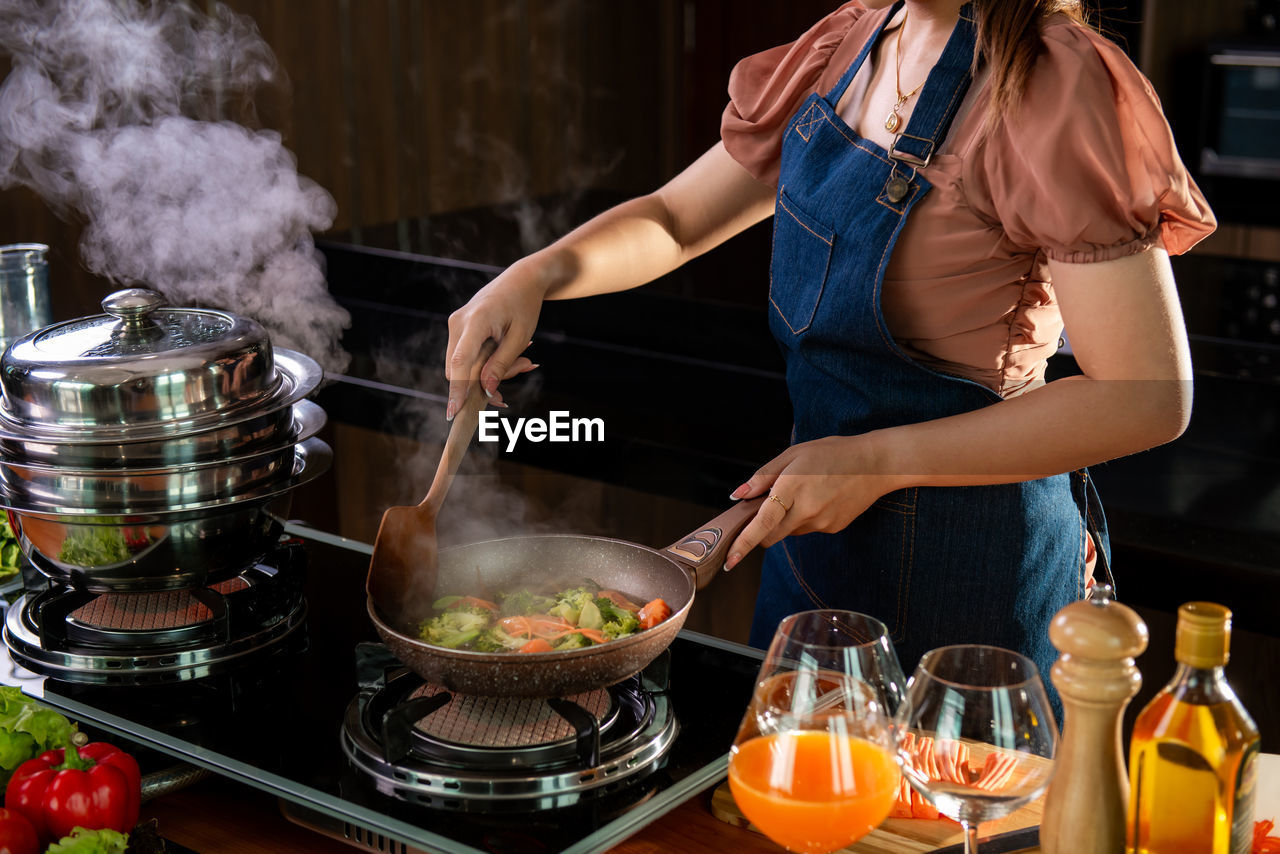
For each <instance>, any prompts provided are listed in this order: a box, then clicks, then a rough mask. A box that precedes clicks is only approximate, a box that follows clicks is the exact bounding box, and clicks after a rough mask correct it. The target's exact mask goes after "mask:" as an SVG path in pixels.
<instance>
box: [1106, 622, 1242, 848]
mask: <svg viewBox="0 0 1280 854" xmlns="http://www.w3.org/2000/svg"><path fill="white" fill-rule="evenodd" d="M1230 636H1231V612H1230V611H1229V610H1227V609H1226V608H1224V607H1222V606H1221V605H1215V604H1213V603H1210V602H1190V603H1188V604H1186V605H1183V606H1182V607H1181V608H1179V609H1178V635H1177V644H1176V650H1175V657H1176V658H1177V661H1178V669H1177V672H1176V673H1175V674H1174V677H1173V680H1172V681H1170V682H1169V684H1168V685H1166V686H1165V688H1164V689H1163V690H1162V691H1161V692H1160V693H1159V694H1158V695H1156V697H1155V699H1154V700H1152V701H1151V703H1149V704H1148V705H1147V707H1146V708H1145V709H1143V710H1142V712H1141V713H1140V714H1139V715H1138V719H1137V722H1136V723H1135V724H1134V729H1133V740H1132V742H1131V743H1130V753H1129V783H1130V790H1131V791H1130V797H1129V810H1128V829H1127V835H1128V846H1127V850H1128V851H1129V852H1130V854H1249V848H1250V842H1251V839H1252V833H1253V801H1254V794H1255V791H1256V788H1257V787H1256V777H1257V764H1256V761H1255V760H1256V759H1257V755H1258V748H1259V738H1258V728H1257V727H1256V726H1255V725H1254V723H1253V720H1252V719H1250V717H1249V713H1248V712H1246V711H1245V709H1244V706H1242V705H1241V704H1240V701H1239V700H1238V699H1237V698H1236V695H1235V692H1233V691H1232V690H1231V685H1230V684H1229V683H1228V682H1227V678H1226V674H1225V671H1224V667H1225V665H1226V663H1227V657H1228V648H1229V645H1230Z"/></svg>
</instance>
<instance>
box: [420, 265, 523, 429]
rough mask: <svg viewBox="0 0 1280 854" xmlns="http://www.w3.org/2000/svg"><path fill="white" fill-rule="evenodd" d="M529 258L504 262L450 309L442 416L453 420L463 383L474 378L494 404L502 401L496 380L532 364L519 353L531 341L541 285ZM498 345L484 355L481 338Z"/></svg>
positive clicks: (464, 394) (463, 396)
mask: <svg viewBox="0 0 1280 854" xmlns="http://www.w3.org/2000/svg"><path fill="white" fill-rule="evenodd" d="M534 267H535V265H532V264H531V263H530V259H525V260H524V261H522V262H517V263H516V264H514V265H512V266H511V267H509V268H508V269H507V270H505V271H504V272H503V273H502V274H501V275H499V276H498V277H497V278H495V279H494V280H493V281H491V282H489V284H487V285H485V286H484V287H483V288H481V289H480V290H479V291H477V292H476V294H475V296H473V297H472V298H471V299H470V301H468V302H467V304H466V305H464V306H463V307H462V308H460V309H458V310H457V311H455V312H454V313H453V314H451V315H449V344H448V346H447V347H446V348H445V361H444V374H445V377H446V378H447V379H448V380H449V402H448V404H447V406H446V408H445V419H446V420H449V421H452V420H453V416H454V415H455V414H457V411H458V407H460V406H461V405H462V401H464V400H465V399H466V397H467V385H468V383H470V382H474V381H475V380H477V379H478V380H479V381H480V382H481V384H482V385H483V386H484V390H485V391H486V392H487V393H488V394H489V396H490V399H491V402H492V403H493V404H494V405H497V406H501V405H502V395H501V394H499V393H498V383H500V382H501V381H503V380H507V379H511V378H512V377H514V376H516V375H517V374H521V373H524V372H526V371H531V370H533V369H534V368H535V367H537V366H536V365H534V364H533V362H531V361H530V360H529V359H527V358H525V357H524V356H521V355H520V354H521V353H522V352H523V351H524V349H525V348H526V347H528V346H529V344H530V343H531V339H532V337H533V330H534V328H535V327H536V326H537V325H538V315H539V314H540V313H541V311H542V301H543V298H544V297H545V295H546V288H545V286H543V285H542V284H541V281H540V280H541V278H542V277H541V276H539V275H538V274H537V273H536V272H534V271H533V269H534ZM490 339H492V340H493V341H494V342H496V344H497V349H495V350H494V351H493V354H492V355H491V356H489V358H488V359H484V358H483V354H484V344H485V342H486V341H488V340H490Z"/></svg>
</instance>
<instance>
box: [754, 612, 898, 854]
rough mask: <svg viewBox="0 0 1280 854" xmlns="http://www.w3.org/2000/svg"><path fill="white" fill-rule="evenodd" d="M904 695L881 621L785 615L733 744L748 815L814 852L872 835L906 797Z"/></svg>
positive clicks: (790, 844)
mask: <svg viewBox="0 0 1280 854" xmlns="http://www.w3.org/2000/svg"><path fill="white" fill-rule="evenodd" d="M905 693H906V680H905V679H904V678H903V675H902V668H901V667H900V666H899V664H898V657H897V655H896V654H895V653H894V650H893V646H892V644H891V643H890V642H889V638H888V634H887V632H886V631H885V627H884V624H883V623H881V622H880V621H879V620H876V619H874V618H872V617H868V616H866V615H865V614H858V613H855V612H852V611H833V610H828V611H805V612H803V613H799V614H793V615H791V616H790V617H787V618H786V619H784V620H783V621H782V622H781V623H780V624H779V625H778V630H777V632H775V634H774V636H773V642H772V643H771V644H770V646H769V651H768V653H767V654H766V655H765V660H764V664H763V665H762V666H761V668H760V675H759V676H758V677H757V679H756V687H755V691H754V693H753V694H752V697H751V703H750V705H749V706H748V708H747V713H746V715H745V716H743V719H742V725H741V727H739V729H738V736H737V738H736V739H735V740H734V744H733V748H732V750H731V751H730V756H729V788H730V790H731V791H732V792H733V797H734V800H735V801H737V804H738V808H739V809H741V810H742V813H743V815H745V816H746V817H747V818H748V819H749V820H750V821H751V823H752V824H754V825H755V826H756V828H757V829H759V830H760V831H761V832H762V833H764V834H765V835H766V836H768V837H769V838H770V839H772V840H773V841H774V842H777V843H778V844H779V845H782V846H783V847H785V848H787V849H788V850H790V851H801V852H809V854H822V852H829V851H836V850H838V849H840V848H844V847H845V846H847V845H849V844H850V843H852V842H854V841H856V840H858V839H860V838H862V837H863V836H865V835H866V834H868V833H870V832H871V831H872V830H873V829H874V828H875V827H876V826H877V825H878V824H880V822H882V821H883V820H884V819H885V817H886V816H887V815H889V810H890V808H891V807H892V806H893V802H894V800H895V798H896V797H897V794H898V790H899V786H900V782H901V777H900V772H899V769H898V764H897V761H896V760H895V758H894V752H895V740H894V729H893V715H894V712H895V711H896V710H897V708H898V706H899V705H900V704H901V703H902V701H903V697H904V696H905Z"/></svg>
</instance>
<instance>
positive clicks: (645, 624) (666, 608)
mask: <svg viewBox="0 0 1280 854" xmlns="http://www.w3.org/2000/svg"><path fill="white" fill-rule="evenodd" d="M670 616H671V606H670V605H668V604H667V603H666V602H664V601H662V600H661V599H653V600H651V601H650V602H648V603H647V604H646V605H645V606H644V607H643V608H641V609H640V613H639V617H640V628H642V629H651V628H653V627H654V626H656V625H658V623H661V622H662V621H663V620H665V619H666V618H667V617H670Z"/></svg>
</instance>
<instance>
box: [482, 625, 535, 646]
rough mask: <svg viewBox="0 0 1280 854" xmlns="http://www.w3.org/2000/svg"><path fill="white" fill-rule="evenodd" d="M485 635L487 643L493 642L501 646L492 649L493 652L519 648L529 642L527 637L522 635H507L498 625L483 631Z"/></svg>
mask: <svg viewBox="0 0 1280 854" xmlns="http://www.w3.org/2000/svg"><path fill="white" fill-rule="evenodd" d="M485 636H486V637H487V639H488V642H489V643H493V644H495V645H497V646H498V647H500V648H501V649H497V650H494V651H495V652H500V651H502V650H513V649H519V648H520V647H522V646H524V645H525V644H527V643H528V642H529V639H528V638H527V637H525V636H524V635H509V634H507V633H506V632H504V631H503V630H502V629H501V628H500V627H498V626H494V627H493V628H491V629H489V631H487V632H485Z"/></svg>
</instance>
